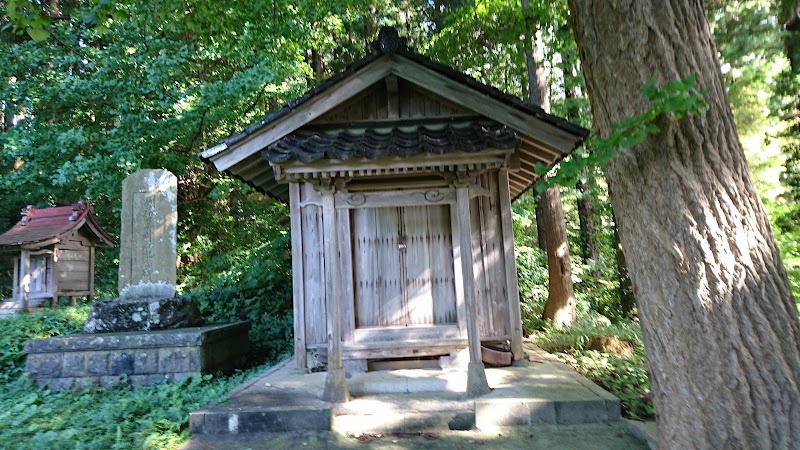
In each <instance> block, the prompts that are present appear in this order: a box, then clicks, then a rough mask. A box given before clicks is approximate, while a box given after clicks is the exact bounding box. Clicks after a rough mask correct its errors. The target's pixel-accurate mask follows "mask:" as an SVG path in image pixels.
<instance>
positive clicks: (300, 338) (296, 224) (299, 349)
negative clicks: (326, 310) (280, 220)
mask: <svg viewBox="0 0 800 450" xmlns="http://www.w3.org/2000/svg"><path fill="white" fill-rule="evenodd" d="M301 217H302V211H301V207H300V183H290V184H289V224H290V230H291V233H292V300H293V305H294V314H293V317H294V365H295V368H296V369H299V370H307V369H308V360H307V353H306V352H307V349H306V308H305V305H306V302H305V291H304V289H305V282H304V274H303V230H302V222H301Z"/></svg>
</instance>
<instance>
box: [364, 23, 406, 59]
mask: <svg viewBox="0 0 800 450" xmlns="http://www.w3.org/2000/svg"><path fill="white" fill-rule="evenodd" d="M372 48H373V49H375V50H377V51H379V52H382V53H394V52H396V51H398V50H406V51H408V45H407V44H406V40H405V39H404V38H401V37H400V34H399V33H398V32H397V30H396V29H394V27H381V29H380V30H379V31H378V39H377V40H375V41H374V42H373V43H372Z"/></svg>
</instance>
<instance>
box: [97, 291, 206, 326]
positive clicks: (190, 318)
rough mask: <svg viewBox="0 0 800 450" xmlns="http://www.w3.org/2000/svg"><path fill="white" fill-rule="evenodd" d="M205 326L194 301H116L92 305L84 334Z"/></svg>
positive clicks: (157, 299) (159, 299) (181, 299)
mask: <svg viewBox="0 0 800 450" xmlns="http://www.w3.org/2000/svg"><path fill="white" fill-rule="evenodd" d="M201 322H202V318H201V317H200V310H199V309H198V307H197V304H196V303H195V301H194V300H192V299H191V298H187V297H177V298H135V299H129V300H117V299H115V300H110V301H101V302H95V303H94V304H92V309H91V311H89V318H88V319H87V320H86V324H85V325H84V326H83V332H84V333H113V332H120V331H147V330H169V329H175V328H184V327H195V326H198V325H200V323H201Z"/></svg>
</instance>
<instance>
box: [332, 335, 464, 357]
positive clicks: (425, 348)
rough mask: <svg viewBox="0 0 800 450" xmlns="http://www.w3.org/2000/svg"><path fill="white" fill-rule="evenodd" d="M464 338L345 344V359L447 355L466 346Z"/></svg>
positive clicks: (343, 351) (343, 352)
mask: <svg viewBox="0 0 800 450" xmlns="http://www.w3.org/2000/svg"><path fill="white" fill-rule="evenodd" d="M467 345H468V343H467V340H466V339H435V340H422V341H413V340H412V341H384V342H370V343H366V344H345V345H344V348H343V350H342V355H343V356H342V357H343V358H345V359H385V358H410V357H420V356H439V355H447V354H450V353H451V352H453V351H457V350H462V349H464V348H467Z"/></svg>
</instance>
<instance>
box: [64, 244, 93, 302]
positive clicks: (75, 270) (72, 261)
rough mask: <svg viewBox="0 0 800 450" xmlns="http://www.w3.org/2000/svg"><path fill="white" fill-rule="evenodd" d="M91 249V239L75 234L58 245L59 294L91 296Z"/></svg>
mask: <svg viewBox="0 0 800 450" xmlns="http://www.w3.org/2000/svg"><path fill="white" fill-rule="evenodd" d="M91 248H92V244H91V242H90V240H89V238H87V237H85V236H82V235H81V234H80V233H73V234H72V235H70V236H69V237H67V238H65V239H64V240H62V241H61V243H59V244H58V264H57V268H56V274H57V275H56V276H57V279H56V281H57V283H58V293H59V294H63V295H91V281H90V277H91V275H92V271H91V269H90V264H91V263H92V257H91Z"/></svg>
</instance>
